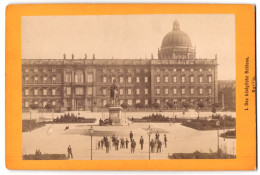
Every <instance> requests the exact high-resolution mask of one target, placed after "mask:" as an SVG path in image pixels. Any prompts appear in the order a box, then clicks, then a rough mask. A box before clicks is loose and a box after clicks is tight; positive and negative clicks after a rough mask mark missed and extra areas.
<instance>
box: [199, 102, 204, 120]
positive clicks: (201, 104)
mask: <svg viewBox="0 0 260 175" xmlns="http://www.w3.org/2000/svg"><path fill="white" fill-rule="evenodd" d="M197 105H198V107H199V110H198V119H199V117H200V109H201V108H204V103H203V102H201V101H200V102H199V103H198V104H197Z"/></svg>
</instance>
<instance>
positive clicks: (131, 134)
mask: <svg viewBox="0 0 260 175" xmlns="http://www.w3.org/2000/svg"><path fill="white" fill-rule="evenodd" d="M129 137H130V141H131V142H132V139H133V137H134V134H133V132H132V131H130V134H129Z"/></svg>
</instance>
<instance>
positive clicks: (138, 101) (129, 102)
mask: <svg viewBox="0 0 260 175" xmlns="http://www.w3.org/2000/svg"><path fill="white" fill-rule="evenodd" d="M124 101H125V100H120V102H119V103H120V105H121V104H123V103H124ZM107 102H108V101H107V100H103V103H102V104H103V106H106V104H107ZM138 103H141V100H140V99H136V100H135V104H138ZM127 104H128V105H129V106H132V105H133V100H127ZM144 104H145V105H148V104H149V100H148V99H144Z"/></svg>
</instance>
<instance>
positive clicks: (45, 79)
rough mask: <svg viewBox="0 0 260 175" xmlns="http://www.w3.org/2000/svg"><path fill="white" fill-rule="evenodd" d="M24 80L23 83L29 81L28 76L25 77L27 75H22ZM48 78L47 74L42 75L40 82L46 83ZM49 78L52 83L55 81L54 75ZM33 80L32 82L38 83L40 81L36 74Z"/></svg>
mask: <svg viewBox="0 0 260 175" xmlns="http://www.w3.org/2000/svg"><path fill="white" fill-rule="evenodd" d="M24 80H25V83H30V78H29V77H27V76H26V77H24ZM48 80H50V79H48V77H47V76H44V77H43V78H42V82H43V83H47V82H48ZM51 80H52V83H56V82H57V81H56V77H55V76H53V77H52V78H51ZM33 82H34V83H39V82H40V80H39V77H38V76H35V77H34V78H33Z"/></svg>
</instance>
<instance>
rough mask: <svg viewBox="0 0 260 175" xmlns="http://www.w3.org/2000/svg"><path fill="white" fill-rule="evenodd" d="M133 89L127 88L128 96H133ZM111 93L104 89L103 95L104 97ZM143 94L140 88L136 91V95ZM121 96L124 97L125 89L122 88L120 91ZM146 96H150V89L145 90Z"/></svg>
mask: <svg viewBox="0 0 260 175" xmlns="http://www.w3.org/2000/svg"><path fill="white" fill-rule="evenodd" d="M132 91H133V89H132V88H127V91H126V92H127V95H132V94H133V92H132ZM108 93H109V91H107V89H105V88H103V89H102V94H103V95H107V94H108ZM140 93H141V90H140V89H139V88H137V89H135V95H140ZM119 94H120V95H123V94H124V89H123V88H120V89H119ZM144 94H145V95H148V94H149V90H148V88H144Z"/></svg>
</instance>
